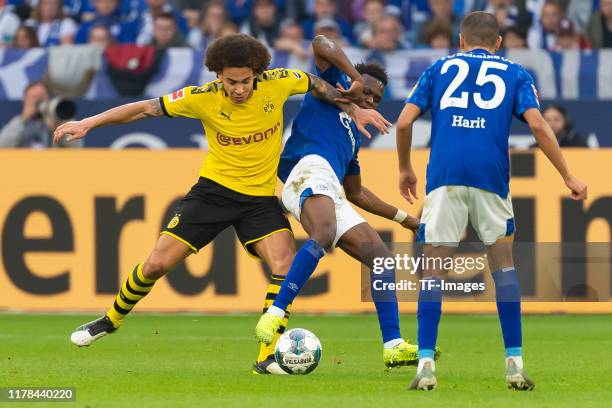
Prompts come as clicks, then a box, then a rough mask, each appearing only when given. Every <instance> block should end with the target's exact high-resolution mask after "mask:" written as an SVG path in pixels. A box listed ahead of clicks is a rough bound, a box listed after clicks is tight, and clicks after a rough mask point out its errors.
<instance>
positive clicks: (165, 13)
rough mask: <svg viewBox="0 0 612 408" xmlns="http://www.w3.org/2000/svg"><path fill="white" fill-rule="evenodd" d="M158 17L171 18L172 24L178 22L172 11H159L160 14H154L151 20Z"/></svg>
mask: <svg viewBox="0 0 612 408" xmlns="http://www.w3.org/2000/svg"><path fill="white" fill-rule="evenodd" d="M159 18H163V19H164V20H172V22H173V23H174V25H178V23H177V22H176V17H175V16H174V14H172V13H167V12H164V13H160V14H158V15H156V16H155V18H154V19H153V20H157V19H159Z"/></svg>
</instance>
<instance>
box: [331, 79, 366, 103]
mask: <svg viewBox="0 0 612 408" xmlns="http://www.w3.org/2000/svg"><path fill="white" fill-rule="evenodd" d="M336 88H337V89H338V91H339V92H340V94H341V95H342V98H341V99H343V100H348V101H351V102H354V103H356V104H358V105H359V106H363V105H364V101H365V99H366V97H365V95H364V94H363V89H364V86H363V81H353V82H351V87H350V88H349V89H344V87H343V86H342V85H340V84H336ZM370 105H371V104H370ZM369 107H372V108H373V106H369Z"/></svg>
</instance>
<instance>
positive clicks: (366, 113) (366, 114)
mask: <svg viewBox="0 0 612 408" xmlns="http://www.w3.org/2000/svg"><path fill="white" fill-rule="evenodd" d="M353 107H354V110H353V114H352V115H351V116H352V117H353V120H354V121H355V125H356V126H357V129H358V130H359V131H360V132H361V133H362V134H363V135H364V136H365V137H367V138H368V139H371V138H372V135H371V134H370V132H368V131H367V129H366V125H372V126H374V127H375V128H376V129H378V131H379V132H380V133H389V128H390V127H391V122H389V121H388V120H387V119H385V118H384V116H383V115H381V114H380V113H378V112H376V111H375V110H374V109H362V108H360V107H358V106H357V105H353Z"/></svg>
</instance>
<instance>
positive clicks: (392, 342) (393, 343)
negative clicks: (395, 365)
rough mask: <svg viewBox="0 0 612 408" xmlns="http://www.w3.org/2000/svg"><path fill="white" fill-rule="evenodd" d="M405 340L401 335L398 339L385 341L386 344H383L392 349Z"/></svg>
mask: <svg viewBox="0 0 612 408" xmlns="http://www.w3.org/2000/svg"><path fill="white" fill-rule="evenodd" d="M403 342H404V339H402V338H401V337H398V338H397V339H393V340H389V341H385V344H383V347H384V348H386V349H392V348H393V347H395V346H397V345H398V344H402V343H403Z"/></svg>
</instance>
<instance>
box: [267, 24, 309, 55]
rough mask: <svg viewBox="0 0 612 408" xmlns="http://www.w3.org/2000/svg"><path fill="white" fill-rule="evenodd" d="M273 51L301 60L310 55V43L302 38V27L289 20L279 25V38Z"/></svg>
mask: <svg viewBox="0 0 612 408" xmlns="http://www.w3.org/2000/svg"><path fill="white" fill-rule="evenodd" d="M274 49H276V50H279V51H285V52H289V53H291V54H293V55H295V56H296V57H298V58H300V59H303V60H306V59H308V58H309V57H310V56H311V55H312V52H311V47H310V42H308V41H306V39H305V38H304V30H303V29H302V26H301V25H299V24H298V23H296V22H295V21H294V20H291V19H287V20H285V21H283V22H282V23H281V25H280V37H279V38H278V40H276V42H275V43H274Z"/></svg>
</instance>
